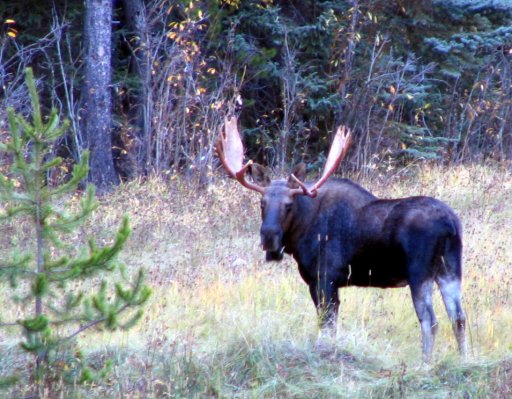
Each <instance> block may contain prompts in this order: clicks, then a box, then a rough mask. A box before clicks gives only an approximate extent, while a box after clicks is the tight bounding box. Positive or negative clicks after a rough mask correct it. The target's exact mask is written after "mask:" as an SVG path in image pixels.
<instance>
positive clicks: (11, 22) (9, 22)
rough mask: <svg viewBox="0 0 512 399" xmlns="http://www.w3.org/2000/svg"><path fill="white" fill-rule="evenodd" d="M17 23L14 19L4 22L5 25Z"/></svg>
mask: <svg viewBox="0 0 512 399" xmlns="http://www.w3.org/2000/svg"><path fill="white" fill-rule="evenodd" d="M15 23H16V21H15V20H14V19H6V20H5V21H4V24H15Z"/></svg>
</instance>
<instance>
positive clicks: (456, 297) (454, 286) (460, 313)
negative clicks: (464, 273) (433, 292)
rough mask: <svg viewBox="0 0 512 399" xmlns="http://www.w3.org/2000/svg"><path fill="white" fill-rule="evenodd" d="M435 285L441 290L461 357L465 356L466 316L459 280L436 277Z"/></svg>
mask: <svg viewBox="0 0 512 399" xmlns="http://www.w3.org/2000/svg"><path fill="white" fill-rule="evenodd" d="M437 285H438V286H439V290H440V291H441V295H442V297H443V302H444V305H445V307H446V312H447V313H448V317H449V318H450V321H451V323H452V329H453V333H454V335H455V338H456V339H457V345H458V347H459V352H460V354H461V356H462V357H465V356H466V352H467V349H466V316H465V314H464V310H463V309H462V301H461V281H460V279H459V278H457V277H448V276H443V277H438V278H437Z"/></svg>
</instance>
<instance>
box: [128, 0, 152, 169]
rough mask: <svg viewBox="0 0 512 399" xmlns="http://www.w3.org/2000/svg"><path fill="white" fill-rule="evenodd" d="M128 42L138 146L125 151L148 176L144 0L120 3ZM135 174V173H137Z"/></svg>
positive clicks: (147, 48)
mask: <svg viewBox="0 0 512 399" xmlns="http://www.w3.org/2000/svg"><path fill="white" fill-rule="evenodd" d="M123 5H124V12H125V17H126V22H127V25H128V28H129V29H130V30H131V32H132V34H133V37H132V38H130V41H129V44H130V50H131V52H132V56H133V61H134V62H133V64H132V65H133V67H134V68H133V72H134V73H135V74H136V75H137V81H138V91H137V98H136V99H135V107H134V108H135V109H134V114H135V117H134V121H133V126H134V127H135V132H136V136H137V139H138V140H137V145H136V146H134V148H130V149H128V150H129V151H133V152H134V155H135V158H136V160H137V166H138V168H139V171H140V172H142V173H144V174H147V172H148V169H149V167H150V163H151V138H150V131H151V130H150V129H151V110H152V109H153V107H152V104H151V102H152V101H151V90H150V84H151V68H150V66H151V62H150V53H149V51H150V43H149V34H148V32H149V28H148V22H147V17H146V7H145V5H144V1H143V0H123ZM136 172H137V171H134V173H136Z"/></svg>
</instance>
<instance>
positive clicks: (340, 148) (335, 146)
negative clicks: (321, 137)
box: [292, 126, 352, 197]
mask: <svg viewBox="0 0 512 399" xmlns="http://www.w3.org/2000/svg"><path fill="white" fill-rule="evenodd" d="M351 137H352V136H351V131H350V129H347V128H346V127H345V126H340V127H339V128H338V130H337V131H336V134H335V136H334V139H333V141H332V144H331V149H330V150H329V155H328V156H327V161H326V162H325V166H324V171H323V173H322V176H321V177H320V179H318V181H317V182H316V183H315V184H314V185H313V187H312V188H311V189H309V188H308V187H306V185H305V184H304V183H303V182H301V181H300V180H299V179H298V178H297V177H296V176H294V175H293V174H292V178H293V179H294V180H295V182H296V183H297V184H298V185H299V186H300V188H299V189H296V190H297V192H296V193H295V194H304V195H308V196H310V197H316V195H317V191H318V189H319V188H320V187H321V186H322V185H323V184H324V183H325V182H326V181H327V179H328V178H329V176H331V175H332V174H333V173H334V172H335V171H336V169H337V168H338V166H339V164H340V162H341V160H342V159H343V158H344V157H345V155H346V153H347V150H348V147H349V146H350V141H351Z"/></svg>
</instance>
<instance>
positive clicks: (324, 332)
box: [309, 278, 340, 340]
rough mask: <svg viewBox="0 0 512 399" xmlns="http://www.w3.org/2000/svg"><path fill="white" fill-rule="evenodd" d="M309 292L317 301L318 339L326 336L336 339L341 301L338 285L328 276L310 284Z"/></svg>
mask: <svg viewBox="0 0 512 399" xmlns="http://www.w3.org/2000/svg"><path fill="white" fill-rule="evenodd" d="M309 293H310V294H311V298H312V299H313V302H314V303H315V307H316V310H317V314H318V325H319V334H318V339H319V340H322V339H323V338H325V337H329V338H331V339H336V324H337V320H338V309H339V306H340V301H339V298H338V287H336V286H335V285H334V282H333V281H331V280H330V279H328V278H320V279H319V280H318V281H315V282H313V283H311V284H309Z"/></svg>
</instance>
